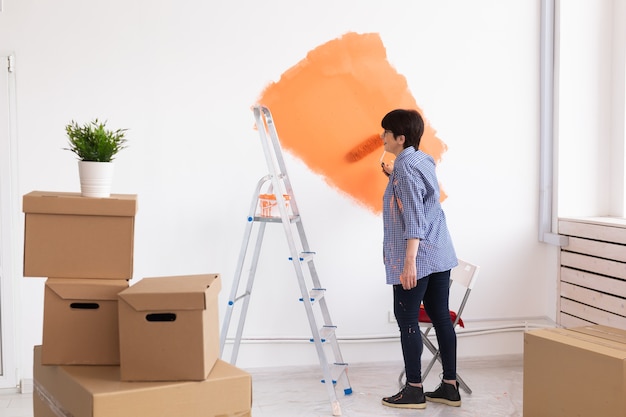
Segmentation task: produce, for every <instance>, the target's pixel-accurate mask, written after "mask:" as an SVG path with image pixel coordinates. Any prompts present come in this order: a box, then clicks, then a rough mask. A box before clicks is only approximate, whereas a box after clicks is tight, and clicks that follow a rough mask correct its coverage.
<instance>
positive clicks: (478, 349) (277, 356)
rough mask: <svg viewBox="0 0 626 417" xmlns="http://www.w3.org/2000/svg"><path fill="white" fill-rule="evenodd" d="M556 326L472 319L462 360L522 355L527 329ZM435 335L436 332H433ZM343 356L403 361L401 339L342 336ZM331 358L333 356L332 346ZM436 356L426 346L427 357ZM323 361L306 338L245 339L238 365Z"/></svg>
mask: <svg viewBox="0 0 626 417" xmlns="http://www.w3.org/2000/svg"><path fill="white" fill-rule="evenodd" d="M545 327H556V325H555V323H554V322H553V321H552V320H550V319H549V318H547V317H525V318H512V319H505V320H495V319H484V320H468V321H467V322H466V323H465V328H462V329H458V330H457V335H458V347H457V357H458V360H459V361H461V360H463V361H467V360H472V359H480V358H484V357H494V356H498V357H507V356H508V357H521V355H522V354H523V351H524V332H525V331H527V330H532V329H536V328H545ZM431 336H432V337H433V338H434V332H431ZM338 340H339V346H340V348H341V354H342V356H343V360H344V361H345V362H347V363H352V364H356V363H370V362H388V361H401V360H402V353H401V350H400V339H399V336H398V335H397V333H396V334H389V335H366V336H354V337H346V338H341V337H339V339H338ZM231 348H232V341H230V343H227V344H226V347H225V352H224V355H223V356H222V359H224V360H225V361H228V362H230V361H231V356H230V355H231V353H230V352H231ZM326 355H327V358H329V360H330V359H332V358H333V356H332V351H330V350H328V352H327V353H326ZM430 357H432V355H431V354H430V352H429V351H428V350H427V349H424V354H423V359H429V358H430ZM316 364H317V365H319V359H318V357H317V352H316V349H315V347H314V346H313V344H312V343H311V342H309V341H308V340H306V339H303V338H300V339H298V338H274V339H269V338H268V339H263V338H255V339H245V338H244V339H243V340H242V341H241V344H240V346H239V354H238V357H237V361H236V365H237V366H238V367H241V368H244V369H245V368H265V367H280V366H307V365H316Z"/></svg>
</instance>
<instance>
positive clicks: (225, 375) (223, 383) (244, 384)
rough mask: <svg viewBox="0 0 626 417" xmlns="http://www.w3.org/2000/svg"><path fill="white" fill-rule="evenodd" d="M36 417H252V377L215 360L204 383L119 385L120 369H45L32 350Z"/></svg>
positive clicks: (47, 367) (38, 348) (131, 383)
mask: <svg viewBox="0 0 626 417" xmlns="http://www.w3.org/2000/svg"><path fill="white" fill-rule="evenodd" d="M33 363H34V367H33V377H34V392H33V409H34V417H59V416H75V417H143V416H146V417H190V416H203V417H250V416H251V415H252V414H251V409H252V378H251V376H250V374H248V373H246V372H244V371H243V370H241V369H239V368H236V367H234V366H232V365H230V364H228V363H226V362H223V361H221V360H218V361H217V362H216V364H215V366H214V367H213V371H212V372H211V374H210V375H209V377H208V378H207V379H206V380H204V381H199V382H198V381H185V382H122V381H120V368H119V366H46V365H42V364H41V347H40V346H35V349H34V362H33Z"/></svg>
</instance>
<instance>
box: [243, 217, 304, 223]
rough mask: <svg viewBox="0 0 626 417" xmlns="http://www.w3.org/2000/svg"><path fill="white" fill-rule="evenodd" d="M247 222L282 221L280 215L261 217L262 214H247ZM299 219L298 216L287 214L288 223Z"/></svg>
mask: <svg viewBox="0 0 626 417" xmlns="http://www.w3.org/2000/svg"><path fill="white" fill-rule="evenodd" d="M248 221H249V222H263V223H282V222H283V219H282V218H281V217H263V216H248ZM299 221H300V216H289V223H296V222H299Z"/></svg>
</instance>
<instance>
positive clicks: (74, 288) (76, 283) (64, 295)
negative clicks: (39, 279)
mask: <svg viewBox="0 0 626 417" xmlns="http://www.w3.org/2000/svg"><path fill="white" fill-rule="evenodd" d="M46 287H47V288H49V289H50V290H52V291H53V292H54V293H55V294H56V295H57V296H58V297H59V298H61V299H63V300H105V301H109V300H111V301H112V300H117V299H118V298H117V295H118V294H119V293H120V292H121V291H123V290H125V289H127V288H128V281H126V280H110V279H76V278H48V279H47V280H46Z"/></svg>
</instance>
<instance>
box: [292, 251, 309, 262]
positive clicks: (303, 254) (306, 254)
mask: <svg viewBox="0 0 626 417" xmlns="http://www.w3.org/2000/svg"><path fill="white" fill-rule="evenodd" d="M314 256H315V252H313V251H308V252H300V254H299V255H298V260H299V261H300V262H309V261H311V260H313V257H314ZM289 260H290V261H293V256H290V257H289Z"/></svg>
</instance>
